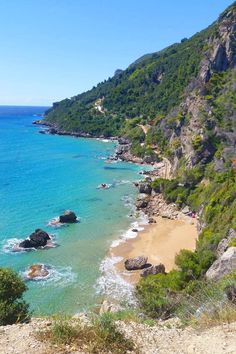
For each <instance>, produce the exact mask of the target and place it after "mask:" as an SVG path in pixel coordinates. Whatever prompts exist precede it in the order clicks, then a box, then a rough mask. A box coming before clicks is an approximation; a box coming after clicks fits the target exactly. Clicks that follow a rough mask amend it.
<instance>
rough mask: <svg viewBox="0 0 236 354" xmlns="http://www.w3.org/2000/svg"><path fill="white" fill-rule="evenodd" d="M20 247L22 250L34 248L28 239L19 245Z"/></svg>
mask: <svg viewBox="0 0 236 354" xmlns="http://www.w3.org/2000/svg"><path fill="white" fill-rule="evenodd" d="M19 247H21V248H31V247H33V246H32V245H31V242H30V240H29V239H26V240H24V241H22V242H20V243H19Z"/></svg>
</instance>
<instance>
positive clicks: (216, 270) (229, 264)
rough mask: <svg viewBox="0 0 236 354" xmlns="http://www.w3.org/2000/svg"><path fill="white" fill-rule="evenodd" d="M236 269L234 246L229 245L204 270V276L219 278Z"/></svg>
mask: <svg viewBox="0 0 236 354" xmlns="http://www.w3.org/2000/svg"><path fill="white" fill-rule="evenodd" d="M235 269H236V247H229V248H228V249H227V251H226V252H224V253H223V254H222V256H220V257H219V258H218V259H217V260H216V261H215V262H214V263H213V264H212V266H211V267H210V268H209V269H208V271H207V272H206V278H207V279H210V280H219V279H221V278H222V277H223V276H224V275H227V274H229V273H230V272H232V271H233V270H235Z"/></svg>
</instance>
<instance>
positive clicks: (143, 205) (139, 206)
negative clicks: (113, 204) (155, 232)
mask: <svg viewBox="0 0 236 354" xmlns="http://www.w3.org/2000/svg"><path fill="white" fill-rule="evenodd" d="M135 205H136V208H137V209H138V210H140V209H144V208H146V207H147V206H148V200H147V199H138V200H137V201H136V204H135Z"/></svg>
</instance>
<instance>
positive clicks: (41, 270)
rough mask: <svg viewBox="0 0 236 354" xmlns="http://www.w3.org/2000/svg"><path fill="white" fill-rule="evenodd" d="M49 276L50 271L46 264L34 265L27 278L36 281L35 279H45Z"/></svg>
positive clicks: (30, 268)
mask: <svg viewBox="0 0 236 354" xmlns="http://www.w3.org/2000/svg"><path fill="white" fill-rule="evenodd" d="M48 274H49V271H48V269H47V268H46V267H45V265H44V264H33V265H32V266H30V267H29V269H28V271H27V278H29V279H35V278H45V277H47V276H48Z"/></svg>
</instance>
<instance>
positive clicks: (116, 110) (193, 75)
mask: <svg viewBox="0 0 236 354" xmlns="http://www.w3.org/2000/svg"><path fill="white" fill-rule="evenodd" d="M232 10H233V15H232ZM228 11H231V12H230V13H228V15H227V16H225V15H226V13H227V12H228ZM235 13H236V2H234V3H233V4H232V6H231V7H230V8H228V9H227V10H226V12H224V13H223V14H222V15H221V16H220V17H219V21H222V20H227V21H231V22H232V26H233V24H234V22H235ZM219 21H216V22H215V23H213V25H211V26H210V27H208V28H207V29H206V30H204V31H202V32H199V33H197V34H196V35H194V36H193V37H192V38H190V39H186V38H184V39H183V40H182V41H181V43H176V44H173V45H172V46H170V47H168V48H166V49H164V50H162V51H160V52H157V53H153V54H149V55H145V56H143V57H142V58H140V59H139V60H137V61H136V62H134V63H133V64H132V65H130V66H129V67H128V68H127V69H126V70H124V71H122V72H119V73H117V74H116V75H115V76H114V77H112V78H109V79H108V80H106V81H104V82H103V83H100V84H98V85H97V86H96V87H94V88H93V89H92V90H90V91H88V92H85V93H83V94H81V95H78V96H75V97H73V98H71V99H66V100H63V101H61V102H59V103H56V104H54V107H53V109H51V110H50V111H48V113H47V115H46V120H47V121H48V122H51V123H55V124H56V125H57V126H58V127H59V128H60V129H64V130H66V131H71V130H73V131H78V132H80V131H81V132H86V133H89V134H91V135H92V136H97V135H104V136H111V135H113V136H125V137H126V138H128V139H129V140H130V142H131V152H132V153H133V154H134V155H137V156H140V157H145V156H152V157H153V159H159V156H161V157H167V158H168V159H169V160H170V162H172V163H173V165H174V166H175V178H174V179H172V180H165V179H162V178H159V179H156V180H155V181H154V182H152V188H153V189H154V191H156V192H158V193H162V194H163V195H164V197H165V200H166V201H167V202H168V203H171V202H173V203H176V204H177V205H178V206H179V208H182V207H185V206H186V205H188V206H189V207H190V209H191V210H192V211H193V212H194V213H198V214H199V215H200V218H201V222H202V225H204V228H203V229H202V231H201V233H200V235H199V239H198V241H197V245H196V250H195V251H194V252H192V251H187V250H182V251H181V252H180V253H179V254H178V255H177V256H176V265H177V266H178V270H175V271H172V272H170V273H169V274H167V275H162V274H160V275H156V276H149V277H147V278H144V279H141V280H140V282H139V284H138V286H137V296H138V298H139V300H140V304H141V307H142V309H143V310H144V311H145V312H146V313H147V314H149V315H151V316H153V317H154V318H156V317H162V318H167V317H169V316H171V315H172V314H175V313H177V311H178V310H179V309H180V301H182V302H184V301H185V299H188V296H192V297H193V294H194V292H196V294H198V289H199V288H201V287H206V288H207V291H208V290H209V292H211V291H213V290H212V289H214V291H213V292H217V291H216V289H215V288H214V286H213V285H212V284H207V283H205V281H204V275H205V273H206V271H207V269H208V268H209V267H210V265H211V264H212V263H213V262H214V260H215V259H216V255H217V254H216V249H217V245H218V243H219V241H220V240H221V239H222V238H224V237H225V236H226V235H227V232H228V230H229V229H230V228H234V229H235V228H236V189H235V185H236V169H235V166H236V156H235V155H236V150H235V147H236V123H235V112H236V90H235V85H236V69H235V62H234V60H233V59H232V60H231V62H230V63H228V67H227V65H226V66H225V67H224V68H222V66H220V65H218V68H217V65H215V66H214V58H213V52H215V51H216V49H217V48H218V47H219V42H220V41H221V42H222V47H224V45H225V43H224V41H225V38H223V37H224V35H222V33H221V29H220V28H219ZM224 26H225V25H224ZM224 26H223V27H224ZM227 26H228V27H229V26H230V24H229V23H227ZM231 39H232V38H231ZM231 39H230V40H231ZM231 45H232V46H234V45H235V41H234V40H233V39H232V43H231ZM207 58H209V62H211V64H212V66H211V70H210V71H211V72H210V74H209V73H207V71H206V72H204V73H205V74H206V75H207V79H205V80H204V79H203V78H202V74H203V72H202V71H204V69H207V68H206V60H207ZM202 59H204V62H202ZM218 59H219V58H218ZM223 59H225V61H227V60H228V58H224V57H223V54H222V60H223ZM229 60H230V59H229ZM215 61H217V60H216V58H215ZM218 61H219V60H218ZM218 64H219V63H218ZM209 65H210V64H209ZM199 74H201V75H199ZM208 74H209V75H208ZM208 76H209V77H208ZM205 77H206V76H205ZM98 99H100V101H101V104H102V108H103V109H102V111H99V110H97V108H96V105H95V102H96V101H97V100H98ZM145 124H149V130H148V132H147V133H146V134H145V133H144V132H143V129H142V128H141V127H140V125H145ZM232 245H235V243H234V241H232ZM208 286H209V288H208ZM217 293H219V294H221V295H222V292H221V291H219V292H217ZM197 296H198V298H199V295H197ZM196 301H197V300H196ZM227 306H228V305H227ZM195 310H196V309H195ZM226 312H227V311H226ZM218 315H219V317H220V316H221V315H220V314H219V311H218Z"/></svg>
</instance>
